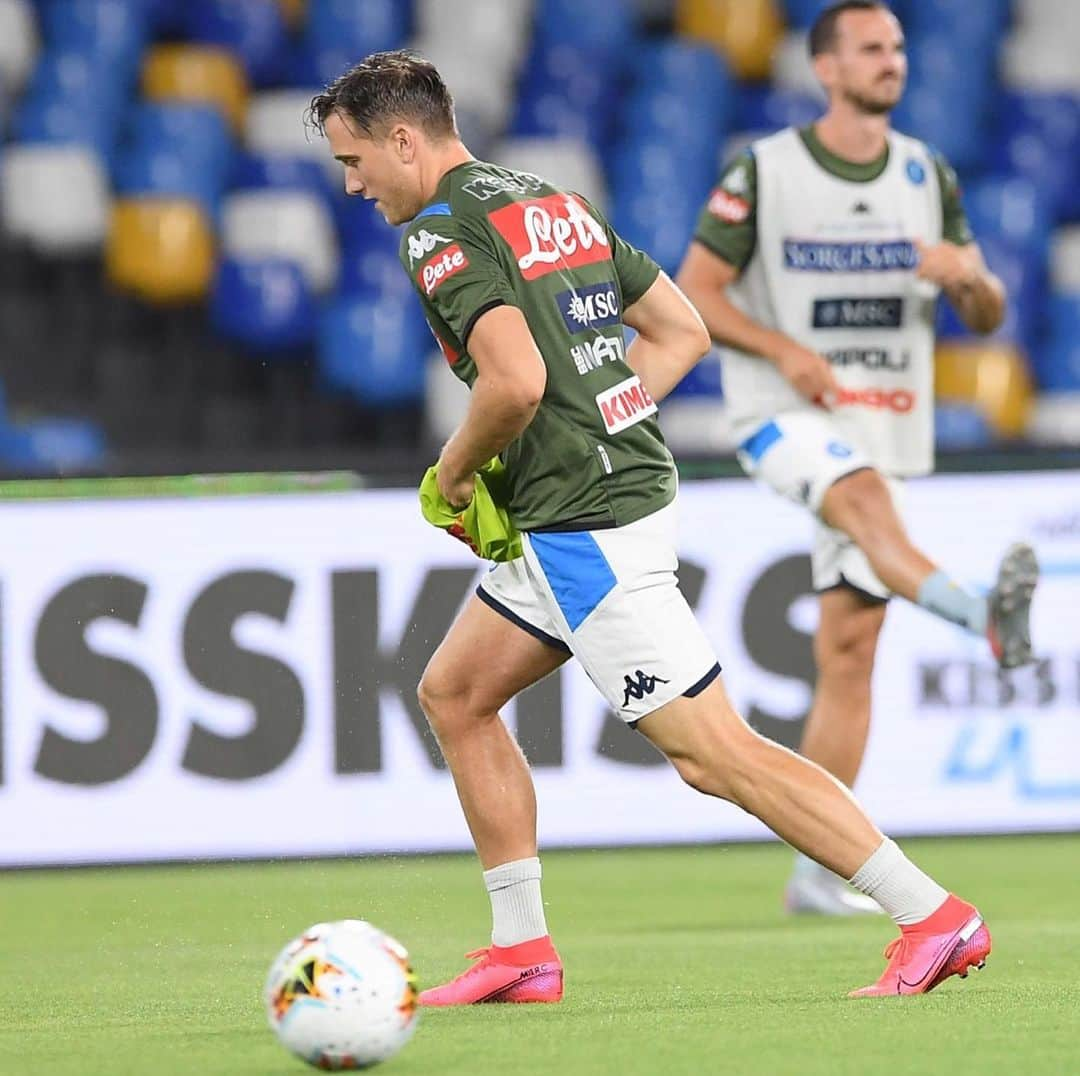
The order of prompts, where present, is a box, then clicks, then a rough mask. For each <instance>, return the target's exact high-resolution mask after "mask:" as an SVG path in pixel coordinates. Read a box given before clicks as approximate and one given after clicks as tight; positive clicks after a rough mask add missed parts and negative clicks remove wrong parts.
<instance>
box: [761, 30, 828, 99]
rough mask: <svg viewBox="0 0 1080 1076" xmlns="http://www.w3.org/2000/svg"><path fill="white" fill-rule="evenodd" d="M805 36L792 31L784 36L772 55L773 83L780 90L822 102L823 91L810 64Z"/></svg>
mask: <svg viewBox="0 0 1080 1076" xmlns="http://www.w3.org/2000/svg"><path fill="white" fill-rule="evenodd" d="M806 36H807V35H806V34H805V33H798V32H794V31H793V32H790V33H787V34H785V35H784V38H783V40H782V41H781V42H780V44H779V45H778V46H777V48H776V51H775V52H774V53H773V58H772V77H773V82H774V83H775V84H776V85H777V86H779V87H780V88H781V89H784V90H794V91H796V92H797V93H805V94H808V95H809V96H811V97H816V98H817V99H818V100H820V101H824V100H825V91H824V90H823V89H822V88H821V83H820V82H818V80H817V76H816V75H815V74H814V68H813V67H812V66H811V64H810V54H809V53H808V52H807V45H806Z"/></svg>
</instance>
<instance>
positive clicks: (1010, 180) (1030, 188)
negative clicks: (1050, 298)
mask: <svg viewBox="0 0 1080 1076" xmlns="http://www.w3.org/2000/svg"><path fill="white" fill-rule="evenodd" d="M963 198H964V208H965V209H966V211H967V215H968V220H969V221H970V222H971V227H972V229H973V230H974V232H975V234H976V236H979V237H982V236H996V237H997V238H999V239H1000V240H1001V241H1002V242H1004V243H1007V244H1008V245H1009V246H1011V247H1013V248H1014V249H1016V250H1018V251H1030V252H1032V253H1034V254H1037V255H1039V256H1040V257H1045V254H1046V250H1047V246H1048V244H1049V241H1050V230H1051V227H1052V224H1053V220H1052V217H1051V214H1050V211H1049V207H1048V206H1047V204H1046V200H1045V198H1044V197H1042V196H1041V195H1040V191H1039V188H1038V187H1037V186H1036V185H1035V184H1034V183H1032V182H1031V181H1030V180H1027V179H1025V178H1023V177H1021V176H1009V177H1005V178H1001V177H996V176H991V177H989V178H986V179H981V180H978V181H976V182H975V183H972V184H971V185H970V186H968V187H967V188H966V189H965V190H964V195H963Z"/></svg>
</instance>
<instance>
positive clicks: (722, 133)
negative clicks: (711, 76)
mask: <svg viewBox="0 0 1080 1076" xmlns="http://www.w3.org/2000/svg"><path fill="white" fill-rule="evenodd" d="M731 103H732V102H731V100H730V98H727V97H723V96H720V97H706V96H704V95H701V94H698V93H696V92H695V91H694V90H692V89H690V88H683V87H652V86H640V87H639V88H638V89H637V90H636V91H635V92H634V93H633V94H632V95H631V96H630V97H629V98H628V99H627V100H626V102H625V104H624V105H623V107H622V116H623V121H624V122H623V124H622V126H623V128H624V130H625V132H626V135H627V136H629V137H630V138H634V139H638V138H640V139H641V140H643V141H650V140H654V139H656V140H665V141H669V142H671V143H672V144H673V145H675V146H678V147H679V149H680V151H684V150H685V151H687V152H700V151H702V150H704V151H705V152H706V153H708V154H709V155H710V156H711V157H712V159H713V161H714V163H715V159H716V152H717V147H718V146H721V145H723V141H724V139H725V138H726V136H727V134H728V125H729V123H730V121H731V113H732V108H731Z"/></svg>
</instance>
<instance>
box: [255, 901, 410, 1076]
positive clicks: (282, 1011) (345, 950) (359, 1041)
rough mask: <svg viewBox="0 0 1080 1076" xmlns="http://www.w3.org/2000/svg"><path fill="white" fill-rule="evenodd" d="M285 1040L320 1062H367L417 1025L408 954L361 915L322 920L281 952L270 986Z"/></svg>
mask: <svg viewBox="0 0 1080 1076" xmlns="http://www.w3.org/2000/svg"><path fill="white" fill-rule="evenodd" d="M263 997H264V1000H265V1002H266V1015H267V1019H268V1020H269V1021H270V1027H271V1028H272V1029H273V1030H274V1033H275V1034H276V1035H277V1037H278V1039H279V1040H280V1041H281V1043H282V1045H283V1046H284V1047H285V1048H286V1049H287V1050H290V1051H291V1052H292V1053H294V1054H296V1056H297V1057H300V1058H302V1059H303V1060H304V1061H306V1062H308V1064H310V1065H314V1066H315V1067H316V1068H319V1069H324V1070H328V1071H338V1070H341V1069H363V1068H367V1067H369V1066H370V1065H374V1064H377V1063H378V1062H379V1061H385V1060H386V1059H387V1058H388V1057H393V1055H394V1054H396V1053H397V1052H398V1050H400V1049H401V1048H402V1046H404V1045H405V1043H407V1042H408V1041H409V1039H410V1038H411V1037H412V1033H413V1032H414V1031H415V1030H416V1023H417V1019H418V1013H417V1008H416V976H415V975H414V974H413V970H412V968H411V967H410V966H409V954H408V953H407V952H406V951H405V948H404V946H402V945H400V944H399V943H398V942H396V941H395V940H394V939H393V938H391V937H390V935H389V934H384V933H383V932H382V931H381V930H379V929H378V927H374V926H372V925H371V924H370V923H366V922H364V921H363V920H360V919H343V920H341V921H339V922H336V923H316V924H315V926H313V927H311V928H310V929H308V930H305V931H304V933H303V934H301V935H300V937H299V938H296V939H295V940H293V941H291V942H289V944H288V945H286V946H285V948H284V949H282V951H281V952H280V953H279V954H278V957H277V959H276V960H275V961H274V963H273V965H272V967H271V968H270V974H269V975H268V976H267V978H266V987H265V989H264V991H263Z"/></svg>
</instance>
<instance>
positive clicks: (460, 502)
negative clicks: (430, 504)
mask: <svg viewBox="0 0 1080 1076" xmlns="http://www.w3.org/2000/svg"><path fill="white" fill-rule="evenodd" d="M435 481H436V483H437V485H438V487H439V492H440V493H441V494H442V495H443V496H444V497H445V498H446V499H447V501H449V502H450V507H451V508H454V509H456V510H457V511H459V512H460V511H463V510H464V509H466V508H468V507H469V504H470V502H471V501H472V499H473V492H474V490H475V488H476V475H474V474H466V475H455V474H454V472H453V471H452V470H450V469H449V468H447V467H445V466H444V465H443V464H441V463H440V464H439V470H438V471H437V472H436V474H435Z"/></svg>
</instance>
